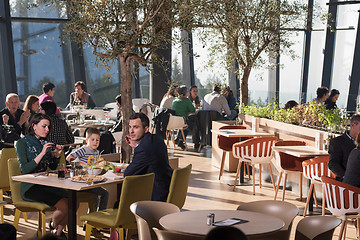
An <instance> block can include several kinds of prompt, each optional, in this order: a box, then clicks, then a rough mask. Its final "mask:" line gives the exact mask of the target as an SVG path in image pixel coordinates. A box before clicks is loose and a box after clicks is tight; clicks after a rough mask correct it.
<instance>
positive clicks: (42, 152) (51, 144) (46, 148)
mask: <svg viewBox="0 0 360 240" xmlns="http://www.w3.org/2000/svg"><path fill="white" fill-rule="evenodd" d="M53 145H54V143H52V142H48V143H45V144H44V146H43V149H42V151H41V153H40V154H42V155H45V154H46V153H47V151H48V150H49V148H51V147H52V146H53Z"/></svg>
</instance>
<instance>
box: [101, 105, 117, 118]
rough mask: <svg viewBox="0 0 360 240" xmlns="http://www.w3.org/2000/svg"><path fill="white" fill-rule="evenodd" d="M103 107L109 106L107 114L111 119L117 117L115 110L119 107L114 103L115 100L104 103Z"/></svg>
mask: <svg viewBox="0 0 360 240" xmlns="http://www.w3.org/2000/svg"><path fill="white" fill-rule="evenodd" d="M104 108H110V109H111V110H110V112H109V116H110V119H111V120H116V119H117V112H118V111H119V108H118V106H117V104H116V102H111V103H107V104H105V105H104Z"/></svg>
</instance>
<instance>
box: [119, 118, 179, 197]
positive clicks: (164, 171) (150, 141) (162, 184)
mask: <svg viewBox="0 0 360 240" xmlns="http://www.w3.org/2000/svg"><path fill="white" fill-rule="evenodd" d="M125 140H126V142H127V143H128V144H129V145H130V146H131V147H132V148H133V149H134V156H133V159H132V162H131V163H130V165H129V166H128V167H127V168H126V170H125V173H124V176H125V177H126V176H132V175H142V174H147V173H155V181H154V188H153V193H152V198H151V199H152V200H153V201H163V202H165V201H166V199H167V195H168V193H169V186H170V180H171V175H172V169H171V167H170V166H169V159H168V153H167V147H166V145H165V143H164V140H163V139H162V138H161V137H159V136H158V135H155V134H151V133H149V118H148V117H147V116H146V115H145V114H144V113H134V114H132V115H131V116H130V123H129V135H127V136H126V137H125Z"/></svg>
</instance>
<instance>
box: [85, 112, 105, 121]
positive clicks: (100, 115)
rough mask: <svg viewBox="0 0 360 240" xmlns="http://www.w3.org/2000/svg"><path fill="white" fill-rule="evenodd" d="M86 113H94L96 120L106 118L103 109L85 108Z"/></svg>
mask: <svg viewBox="0 0 360 240" xmlns="http://www.w3.org/2000/svg"><path fill="white" fill-rule="evenodd" d="M83 113H84V114H85V115H93V116H94V117H95V119H96V120H105V116H104V114H105V111H104V110H102V109H84V111H83Z"/></svg>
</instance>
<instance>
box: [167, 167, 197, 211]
mask: <svg viewBox="0 0 360 240" xmlns="http://www.w3.org/2000/svg"><path fill="white" fill-rule="evenodd" d="M191 168H192V164H189V165H187V166H186V167H184V168H178V169H175V170H174V172H173V174H172V177H171V182H170V187H169V195H168V197H167V200H166V202H168V203H172V204H175V205H176V206H178V208H180V209H181V208H182V207H183V206H184V203H185V199H186V195H187V190H188V186H189V180H190V174H191Z"/></svg>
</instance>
